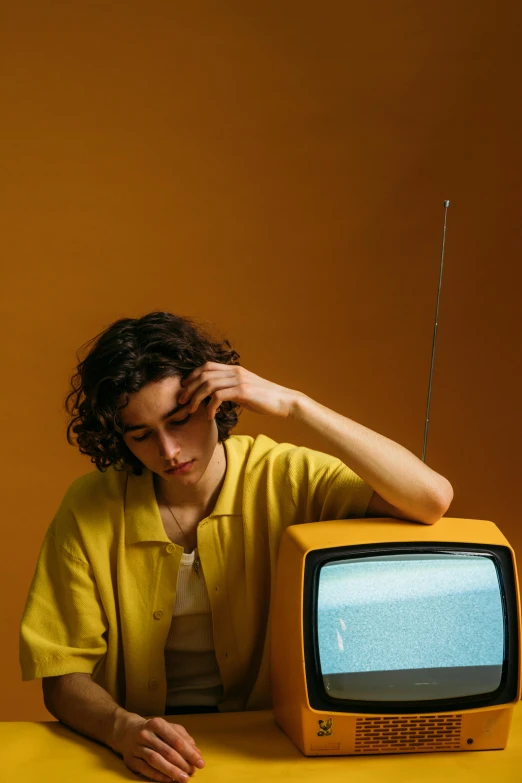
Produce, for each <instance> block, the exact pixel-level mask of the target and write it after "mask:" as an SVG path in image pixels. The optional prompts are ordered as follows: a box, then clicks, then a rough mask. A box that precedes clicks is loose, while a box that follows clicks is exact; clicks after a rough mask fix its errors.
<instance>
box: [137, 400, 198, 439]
mask: <svg viewBox="0 0 522 783" xmlns="http://www.w3.org/2000/svg"><path fill="white" fill-rule="evenodd" d="M187 405H188V403H187V402H186V403H184V404H183V405H176V406H175V407H174V408H172V410H171V411H169V412H168V413H165V414H164V415H163V416H162V417H161V419H162V421H164V420H165V419H168V418H169V416H173V415H174V414H175V413H177V412H178V411H180V410H181V409H182V408H186V406H187ZM148 426H149V425H148V424H132V425H129V426H128V427H124V428H123V432H132V431H133V430H144V429H146V428H147V427H148Z"/></svg>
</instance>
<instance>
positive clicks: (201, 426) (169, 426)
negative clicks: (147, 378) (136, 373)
mask: <svg viewBox="0 0 522 783" xmlns="http://www.w3.org/2000/svg"><path fill="white" fill-rule="evenodd" d="M181 391H182V387H181V386H180V378H179V377H169V378H164V379H163V380H162V381H157V382H153V383H149V384H148V385H147V386H144V387H143V389H141V390H140V391H139V392H136V393H135V394H131V395H129V403H128V405H127V406H126V407H125V408H123V409H122V410H121V411H120V413H119V417H120V422H121V425H122V427H123V428H124V429H125V428H128V427H134V426H136V425H138V424H139V425H140V428H139V429H136V430H132V431H130V432H129V431H126V432H125V433H124V435H123V440H124V442H125V444H126V445H127V446H128V448H129V449H130V451H131V452H132V453H133V454H134V456H135V457H137V458H138V459H139V460H140V462H142V463H143V464H144V465H145V467H147V468H149V470H151V471H152V472H153V473H157V474H158V476H161V478H162V479H163V480H165V481H168V482H172V483H175V482H181V483H182V484H183V485H185V486H188V485H193V484H196V483H197V482H198V481H199V479H200V478H201V477H202V476H203V474H204V473H205V471H206V469H207V466H208V464H209V462H210V460H211V459H212V456H213V454H214V450H215V448H216V444H217V442H218V429H217V425H216V422H215V421H214V420H212V421H209V419H208V418H207V406H206V405H205V403H204V402H203V403H202V404H200V405H199V407H198V409H197V411H196V412H195V413H193V414H190V415H187V409H188V407H189V405H188V404H187V403H185V404H184V405H182V406H179V410H178V411H177V412H176V413H171V415H170V416H166V414H168V413H169V412H171V411H172V410H173V409H175V408H177V407H178V402H177V400H178V396H179V395H180V394H181ZM189 403H190V400H189ZM164 416H165V417H166V418H163V417H164ZM191 460H194V463H193V465H192V467H191V468H190V470H189V471H188V472H186V473H177V474H168V473H166V472H165V470H166V469H167V468H169V467H170V468H172V467H174V466H175V465H181V463H183V462H190V461H191Z"/></svg>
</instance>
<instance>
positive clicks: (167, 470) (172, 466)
mask: <svg viewBox="0 0 522 783" xmlns="http://www.w3.org/2000/svg"><path fill="white" fill-rule="evenodd" d="M192 462H194V460H192V459H189V460H188V461H187V462H179V463H178V464H177V465H171V466H170V467H169V468H165V472H166V473H169V472H171V471H173V470H179V469H180V468H183V467H185V466H186V465H190V464H191V463H192Z"/></svg>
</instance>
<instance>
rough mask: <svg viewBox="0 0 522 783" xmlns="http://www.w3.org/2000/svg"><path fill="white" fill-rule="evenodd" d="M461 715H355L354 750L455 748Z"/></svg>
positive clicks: (458, 742)
mask: <svg viewBox="0 0 522 783" xmlns="http://www.w3.org/2000/svg"><path fill="white" fill-rule="evenodd" d="M461 727H462V715H429V716H428V715H426V716H422V715H420V716H417V715H415V716H411V717H409V716H408V717H400V718H398V717H389V718H386V717H384V718H357V720H356V730H355V753H372V752H373V753H379V752H382V751H392V752H393V751H396V752H398V753H404V752H407V751H415V750H419V751H420V750H424V751H425V750H459V749H460V735H461Z"/></svg>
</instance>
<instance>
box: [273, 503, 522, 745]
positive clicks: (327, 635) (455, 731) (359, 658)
mask: <svg viewBox="0 0 522 783" xmlns="http://www.w3.org/2000/svg"><path fill="white" fill-rule="evenodd" d="M270 643H271V682H272V696H273V712H274V718H275V721H276V722H277V723H278V725H279V726H280V727H281V728H282V729H283V731H284V732H285V733H286V734H287V735H288V736H289V737H290V739H291V740H292V741H293V742H294V743H295V745H296V746H297V747H298V748H299V749H300V750H301V751H302V752H303V753H304V754H305V755H307V756H313V755H316V756H317V755H352V754H357V755H359V754H376V753H415V752H428V751H429V752H432V751H472V750H490V749H501V748H504V747H505V746H506V743H507V741H508V736H509V729H510V722H511V716H512V711H513V707H514V705H515V704H516V702H517V701H518V700H519V699H520V659H521V652H520V595H519V585H518V578H517V569H516V561H515V554H514V551H513V549H512V548H511V546H510V545H509V542H508V541H507V540H506V538H505V537H504V536H503V534H502V533H501V531H500V530H499V529H498V527H497V526H496V525H495V524H494V523H492V522H489V521H486V520H476V519H452V518H442V519H441V520H439V521H438V522H436V523H435V524H434V525H422V524H419V523H412V522H405V521H401V520H391V519H375V520H369V519H363V520H337V521H331V522H315V523H307V524H301V525H292V526H291V527H289V528H287V530H286V531H285V533H284V534H283V537H282V539H281V545H280V549H279V555H278V563H277V572H276V582H275V591H274V595H273V601H272V609H271V642H270Z"/></svg>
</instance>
